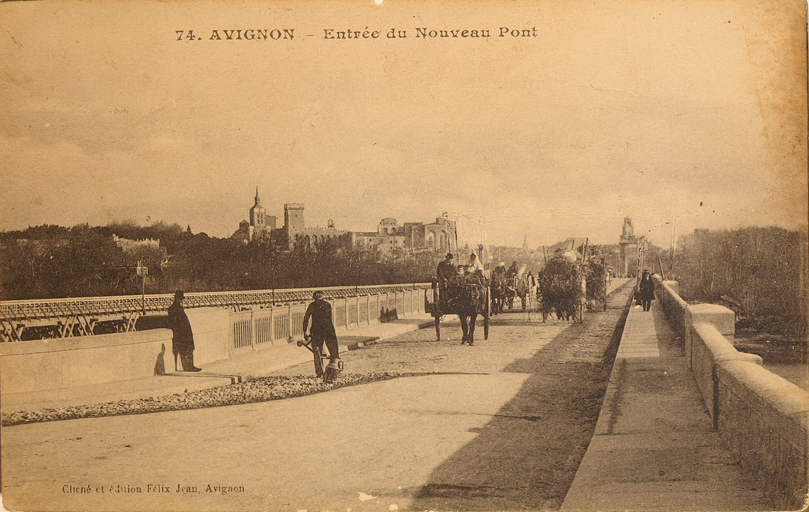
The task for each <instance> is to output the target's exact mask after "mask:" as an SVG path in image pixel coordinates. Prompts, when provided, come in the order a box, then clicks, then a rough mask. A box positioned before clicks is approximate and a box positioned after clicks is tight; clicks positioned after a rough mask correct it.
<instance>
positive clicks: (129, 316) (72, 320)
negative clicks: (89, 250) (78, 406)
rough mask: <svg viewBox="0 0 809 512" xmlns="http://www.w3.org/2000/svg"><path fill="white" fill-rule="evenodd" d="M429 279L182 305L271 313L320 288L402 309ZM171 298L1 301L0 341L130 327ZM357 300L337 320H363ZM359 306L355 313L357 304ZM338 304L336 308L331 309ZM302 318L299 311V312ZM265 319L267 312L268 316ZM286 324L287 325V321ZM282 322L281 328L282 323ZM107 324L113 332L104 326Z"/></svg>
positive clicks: (279, 334)
mask: <svg viewBox="0 0 809 512" xmlns="http://www.w3.org/2000/svg"><path fill="white" fill-rule="evenodd" d="M429 287H430V284H429V283H413V284H397V285H380V286H341V287H328V288H293V289H283V290H250V291H241V292H201V293H186V294H185V300H184V301H183V306H184V307H186V308H199V307H228V308H230V309H232V310H233V311H234V312H236V311H242V310H248V309H249V310H254V311H255V310H260V309H265V308H273V309H275V310H276V314H278V313H277V311H278V309H277V308H278V307H279V306H283V305H290V304H301V303H308V302H309V301H311V300H312V293H313V292H314V291H315V290H323V291H324V292H325V295H326V298H327V299H329V300H331V301H337V300H340V299H346V298H350V297H371V296H374V297H377V299H376V301H377V303H376V304H375V308H376V309H377V310H378V309H380V308H381V307H386V308H387V309H388V310H391V309H394V308H397V306H399V304H397V302H399V303H400V304H401V306H400V310H401V311H403V308H404V307H405V305H404V301H405V298H404V295H405V294H404V293H401V294H397V292H404V291H407V290H414V289H415V290H422V289H426V288H429ZM173 301H174V296H173V294H162V295H146V296H138V295H126V296H117V297H81V298H63V299H35V300H17V301H0V341H6V342H7V341H23V340H24V339H37V338H42V337H49V338H54V337H56V338H67V337H73V336H90V335H93V334H98V332H97V331H99V328H100V327H99V326H100V325H101V324H102V323H106V324H107V325H105V327H104V329H107V330H106V331H105V330H103V329H102V332H129V331H133V330H135V324H136V322H137V320H138V318H140V317H141V316H144V315H153V314H161V313H165V312H166V311H168V308H169V306H170V305H171V303H172V302H173ZM360 302H362V301H359V302H356V301H355V302H354V306H347V305H346V303H345V302H343V303H342V304H343V307H342V310H341V311H342V313H340V314H341V315H343V316H344V317H345V318H343V316H341V317H338V318H336V319H335V320H340V321H341V323H342V324H346V323H350V322H356V321H359V320H360V319H362V320H363V321H367V320H368V319H369V318H373V317H374V315H372V314H370V311H369V309H370V304H369V303H373V302H374V300H373V299H368V301H366V303H365V304H366V308H365V310H363V309H362V308H361V306H359V303H360ZM357 307H359V308H360V309H359V312H356V311H357V310H356V309H352V308H357ZM336 309H337V308H336ZM287 314H291V315H294V314H299V315H300V321H301V322H302V321H303V311H301V312H300V313H298V312H297V311H296V312H295V313H292V312H288V313H287ZM268 318H269V317H268ZM268 322H269V325H272V326H273V327H271V329H273V339H281V338H287V337H289V336H290V335H294V334H295V333H294V327H293V326H294V325H296V324H295V321H294V319H290V321H287V322H283V321H280V319H277V318H276V317H275V316H273V317H271V320H268ZM290 324H291V325H290ZM285 325H286V327H285ZM109 329H112V331H109Z"/></svg>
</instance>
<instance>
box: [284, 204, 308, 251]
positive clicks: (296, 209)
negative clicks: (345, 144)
mask: <svg viewBox="0 0 809 512" xmlns="http://www.w3.org/2000/svg"><path fill="white" fill-rule="evenodd" d="M305 227H306V224H305V223H304V222H303V203H287V204H285V205H284V231H286V235H287V240H288V241H289V248H290V249H292V248H293V247H294V246H295V235H297V234H298V233H300V232H302V231H303V230H304V228H305Z"/></svg>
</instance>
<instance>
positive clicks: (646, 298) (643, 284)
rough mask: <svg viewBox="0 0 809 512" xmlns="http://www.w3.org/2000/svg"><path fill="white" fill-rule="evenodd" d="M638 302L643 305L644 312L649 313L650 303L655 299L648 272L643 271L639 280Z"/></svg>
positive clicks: (653, 287) (652, 283)
mask: <svg viewBox="0 0 809 512" xmlns="http://www.w3.org/2000/svg"><path fill="white" fill-rule="evenodd" d="M639 288H640V301H641V304H642V305H643V310H644V311H649V309H651V307H652V301H653V300H654V298H655V283H654V281H652V275H651V274H650V273H649V271H648V270H644V271H643V277H641V279H640V287H639Z"/></svg>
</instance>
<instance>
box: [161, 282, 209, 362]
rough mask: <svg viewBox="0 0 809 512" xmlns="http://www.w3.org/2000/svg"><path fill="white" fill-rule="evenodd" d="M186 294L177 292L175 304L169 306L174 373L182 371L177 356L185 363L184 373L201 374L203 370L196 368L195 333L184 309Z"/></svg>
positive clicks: (180, 291)
mask: <svg viewBox="0 0 809 512" xmlns="http://www.w3.org/2000/svg"><path fill="white" fill-rule="evenodd" d="M184 298H185V293H183V291H182V290H177V292H176V293H175V294H174V303H173V304H172V305H171V306H169V325H170V326H171V331H172V333H173V336H172V338H171V351H172V352H174V371H180V368H179V367H178V366H177V356H178V355H179V356H180V361H182V363H183V371H186V372H199V371H202V368H197V367H196V366H194V333H193V332H192V331H191V322H189V321H188V316H187V315H186V314H185V310H184V309H183V304H182V302H183V299H184Z"/></svg>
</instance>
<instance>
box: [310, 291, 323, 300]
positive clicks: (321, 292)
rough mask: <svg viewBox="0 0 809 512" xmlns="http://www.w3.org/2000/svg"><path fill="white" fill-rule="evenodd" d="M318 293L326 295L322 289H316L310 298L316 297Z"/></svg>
mask: <svg viewBox="0 0 809 512" xmlns="http://www.w3.org/2000/svg"><path fill="white" fill-rule="evenodd" d="M318 295H320V296H323V295H326V294H325V293H323V291H322V290H318V291H316V292H315V293H313V294H312V298H313V299H317V296H318Z"/></svg>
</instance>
